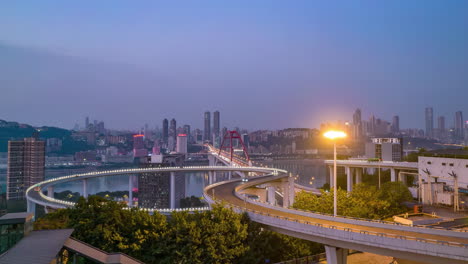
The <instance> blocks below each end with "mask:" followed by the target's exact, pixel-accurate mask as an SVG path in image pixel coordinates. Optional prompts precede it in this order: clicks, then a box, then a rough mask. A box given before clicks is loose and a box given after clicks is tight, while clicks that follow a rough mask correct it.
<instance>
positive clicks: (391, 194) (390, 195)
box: [379, 182, 413, 215]
mask: <svg viewBox="0 0 468 264" xmlns="http://www.w3.org/2000/svg"><path fill="white" fill-rule="evenodd" d="M379 199H381V200H384V201H387V202H388V203H389V212H388V215H393V214H398V213H400V212H402V211H405V209H406V208H405V206H404V205H403V202H405V201H411V200H413V196H412V195H411V192H410V191H409V190H408V187H407V186H406V185H405V184H403V183H402V182H386V183H384V184H382V188H381V189H380V192H379Z"/></svg>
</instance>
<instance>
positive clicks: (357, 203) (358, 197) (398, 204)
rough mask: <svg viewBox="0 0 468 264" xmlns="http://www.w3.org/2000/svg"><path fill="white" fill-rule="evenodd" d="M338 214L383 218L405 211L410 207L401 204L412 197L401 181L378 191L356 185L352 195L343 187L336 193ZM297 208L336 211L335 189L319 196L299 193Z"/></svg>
mask: <svg viewBox="0 0 468 264" xmlns="http://www.w3.org/2000/svg"><path fill="white" fill-rule="evenodd" d="M337 199H338V214H339V215H344V216H352V217H360V218H369V219H383V218H386V217H389V216H393V215H395V214H399V213H403V212H405V211H406V210H407V209H406V207H405V206H404V205H402V203H403V202H405V201H410V200H412V199H413V198H412V196H411V193H410V192H409V190H408V187H406V186H405V185H404V184H403V183H401V182H386V183H384V184H382V188H381V189H380V190H379V189H377V187H375V186H372V185H367V184H362V183H361V184H356V185H355V186H354V188H353V191H352V192H350V193H349V194H348V193H347V192H346V191H344V190H341V189H338V192H337ZM293 207H294V208H297V209H302V210H309V211H314V212H320V213H329V214H332V213H333V190H331V191H330V192H327V191H322V195H320V196H317V195H314V194H311V193H308V192H304V191H303V192H300V193H298V195H297V196H296V198H295V203H294V205H293Z"/></svg>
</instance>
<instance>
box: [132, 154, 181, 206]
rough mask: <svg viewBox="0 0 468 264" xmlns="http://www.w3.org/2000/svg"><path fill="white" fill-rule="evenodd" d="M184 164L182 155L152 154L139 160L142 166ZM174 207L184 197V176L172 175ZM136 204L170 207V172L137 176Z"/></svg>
mask: <svg viewBox="0 0 468 264" xmlns="http://www.w3.org/2000/svg"><path fill="white" fill-rule="evenodd" d="M183 165H184V155H182V154H170V155H152V156H149V157H146V159H142V160H141V164H140V166H141V167H142V168H160V167H179V166H183ZM173 184H174V188H173V190H174V191H175V193H174V198H175V207H176V208H177V207H179V206H180V199H182V198H184V197H185V176H184V174H183V173H175V176H174V182H173ZM138 206H139V207H143V208H170V206H171V173H170V172H148V173H142V174H140V176H139V177H138Z"/></svg>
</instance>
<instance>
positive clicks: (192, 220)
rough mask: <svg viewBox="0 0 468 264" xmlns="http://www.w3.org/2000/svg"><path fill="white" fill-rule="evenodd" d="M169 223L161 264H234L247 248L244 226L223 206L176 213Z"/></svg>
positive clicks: (237, 216)
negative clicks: (165, 249) (166, 245)
mask: <svg viewBox="0 0 468 264" xmlns="http://www.w3.org/2000/svg"><path fill="white" fill-rule="evenodd" d="M171 216H172V217H171V220H170V222H169V225H170V226H169V235H168V241H170V245H169V250H168V256H167V257H166V258H165V259H164V260H163V262H162V263H233V260H234V259H235V258H237V257H239V256H241V255H243V254H244V253H245V251H246V250H247V249H248V247H247V246H246V245H245V243H244V241H245V239H246V238H247V224H245V223H242V222H241V218H242V216H241V215H240V214H237V213H235V212H234V211H232V210H231V209H227V208H224V207H223V206H222V205H214V206H213V208H212V210H210V211H204V212H196V213H193V214H188V213H187V212H175V213H172V215H171Z"/></svg>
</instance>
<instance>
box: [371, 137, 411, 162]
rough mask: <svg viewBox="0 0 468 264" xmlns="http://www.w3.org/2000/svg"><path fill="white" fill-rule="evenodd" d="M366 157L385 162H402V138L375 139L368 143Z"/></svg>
mask: <svg viewBox="0 0 468 264" xmlns="http://www.w3.org/2000/svg"><path fill="white" fill-rule="evenodd" d="M366 157H367V158H377V159H380V160H383V161H401V160H402V158H403V139H402V138H373V139H372V142H368V143H366Z"/></svg>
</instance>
